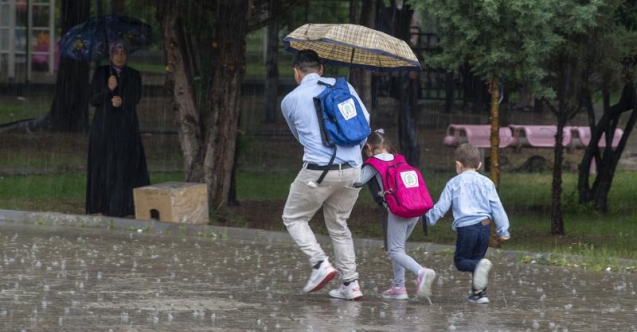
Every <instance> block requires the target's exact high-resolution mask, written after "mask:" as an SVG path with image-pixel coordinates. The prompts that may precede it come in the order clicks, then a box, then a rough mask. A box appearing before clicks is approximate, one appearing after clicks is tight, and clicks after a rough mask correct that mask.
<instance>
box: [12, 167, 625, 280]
mask: <svg viewBox="0 0 637 332" xmlns="http://www.w3.org/2000/svg"><path fill="white" fill-rule="evenodd" d="M295 175H296V174H295V172H280V173H265V172H240V173H239V178H238V179H237V185H238V193H239V199H240V201H244V202H245V201H254V200H264V201H268V202H274V201H276V202H279V203H280V206H276V207H274V208H275V209H276V210H280V209H281V208H282V205H281V204H282V203H283V202H284V200H285V198H286V197H287V190H288V187H289V184H290V182H291V181H292V180H293V179H294V177H295ZM449 176H451V174H450V173H437V174H434V175H432V176H430V177H429V178H428V180H429V188H430V190H431V193H432V195H433V196H434V197H437V196H438V194H439V192H440V191H441V190H442V187H443V186H444V183H445V182H446V180H447V179H448V178H449ZM575 176H576V175H575V174H567V175H565V187H566V188H569V187H570V186H572V184H574V181H575V180H576V179H575ZM616 176H617V178H616V182H615V185H614V186H613V189H612V190H611V193H610V201H611V202H613V204H612V206H615V205H616V204H617V203H620V204H619V207H621V209H620V208H619V207H617V208H616V209H614V210H613V211H611V212H610V213H609V214H607V215H602V214H598V213H596V212H594V211H593V210H592V209H586V208H582V209H571V210H569V209H568V208H567V209H566V213H565V216H564V224H565V228H566V233H567V235H566V236H562V237H555V236H551V235H550V234H549V230H550V225H551V221H550V214H549V212H548V207H547V205H546V204H547V201H548V200H549V197H550V189H549V187H547V186H545V185H544V184H543V183H544V182H546V181H549V180H550V175H548V174H539V175H538V174H534V175H531V174H506V175H504V176H503V179H502V187H501V189H500V194H501V197H502V201H503V202H504V205H505V208H506V209H507V211H508V213H509V218H510V221H511V234H512V240H511V241H509V242H507V243H505V244H504V246H503V248H504V249H510V250H519V251H528V252H532V253H544V255H542V256H537V257H536V256H535V254H529V256H527V257H525V258H524V256H523V258H522V260H528V261H536V262H537V261H538V260H540V261H542V262H544V263H546V264H553V265H560V266H580V267H586V268H591V269H595V270H605V269H609V268H610V269H611V270H631V269H634V268H635V267H634V266H631V265H630V264H629V265H626V263H624V262H622V259H630V260H637V242H636V241H634V239H635V237H637V223H635V217H634V216H635V215H637V213H636V212H637V211H636V210H637V208H636V207H635V206H634V204H631V203H629V202H626V203H625V204H623V203H621V202H622V200H627V201H630V197H632V196H631V195H629V194H630V192H631V191H632V190H634V186H635V182H637V180H635V177H634V174H633V173H631V172H618V173H617V175H616ZM151 177H152V180H153V183H161V182H166V181H182V178H183V176H182V174H181V173H180V172H173V173H153V174H152V175H151ZM84 188H85V175H84V174H83V173H77V174H59V175H32V176H2V177H1V178H0V208H2V209H13V210H33V211H58V212H66V213H78V214H81V213H83V202H84ZM520 192H526V193H532V195H531V196H528V195H526V196H525V195H521V194H520ZM565 196H566V197H564V199H565V200H566V201H567V202H568V200H569V198H568V190H567V193H566V194H565ZM537 207H543V208H537ZM357 209H369V210H374V209H375V205H374V203H373V201H372V199H371V195H370V194H369V193H368V192H367V190H366V189H364V190H363V191H361V194H360V197H359V200H358V202H357ZM257 212H258V211H257ZM265 216H267V214H264V217H265ZM379 218H380V217H379ZM450 222H451V219H450V217H449V216H447V217H445V218H443V220H441V221H440V222H439V223H438V224H437V225H436V226H433V227H429V235H428V236H426V237H425V236H424V235H423V233H422V231H421V230H420V226H419V227H418V228H417V229H416V231H415V232H414V233H413V234H412V237H411V241H427V242H433V243H441V244H448V245H453V243H454V241H455V233H454V232H453V231H451V229H450ZM224 225H227V226H239V227H241V226H242V225H241V221H240V220H239V219H237V220H227V221H226V222H225V223H224ZM271 225H272V227H271V229H275V230H284V229H283V226H282V225H281V223H280V222H278V220H277V222H276V223H272V224H271ZM313 225H314V226H315V228H316V230H317V232H319V233H323V234H325V233H326V230H325V229H324V225H322V223H320V222H316V223H313ZM350 225H351V228H352V231H353V232H354V234H355V236H357V237H374V238H380V237H381V236H382V231H381V227H380V222H370V220H361V219H360V216H359V217H358V219H357V214H356V213H353V215H352V218H351V220H350ZM546 254H548V255H546ZM572 255H576V256H581V257H583V259H577V260H574V259H572V258H564V257H571V256H572Z"/></svg>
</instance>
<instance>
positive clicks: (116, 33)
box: [59, 15, 153, 61]
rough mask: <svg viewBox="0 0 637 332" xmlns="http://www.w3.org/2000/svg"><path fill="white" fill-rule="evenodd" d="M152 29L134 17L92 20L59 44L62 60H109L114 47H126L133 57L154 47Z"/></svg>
mask: <svg viewBox="0 0 637 332" xmlns="http://www.w3.org/2000/svg"><path fill="white" fill-rule="evenodd" d="M152 36H153V30H152V28H151V27H150V25H148V24H146V23H144V22H142V21H140V20H138V19H136V18H131V17H125V16H118V15H106V16H97V17H92V18H90V19H89V20H88V21H86V22H84V23H82V24H78V25H76V26H74V27H72V28H71V29H70V30H69V31H68V32H67V33H65V34H64V36H62V38H61V39H60V41H59V46H60V52H61V54H62V56H65V57H67V58H71V59H75V60H80V61H97V60H102V59H106V58H108V54H109V52H108V46H109V44H110V43H115V42H121V43H123V44H125V46H126V51H127V52H128V53H129V54H130V53H133V52H135V51H137V50H139V49H141V48H144V47H146V46H148V45H149V44H151V43H152Z"/></svg>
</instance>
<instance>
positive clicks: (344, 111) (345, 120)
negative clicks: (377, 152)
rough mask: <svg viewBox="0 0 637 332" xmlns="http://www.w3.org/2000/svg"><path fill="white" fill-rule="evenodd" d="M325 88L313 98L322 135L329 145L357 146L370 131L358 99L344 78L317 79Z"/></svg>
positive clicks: (326, 144)
mask: <svg viewBox="0 0 637 332" xmlns="http://www.w3.org/2000/svg"><path fill="white" fill-rule="evenodd" d="M318 84H322V85H325V87H326V88H325V90H323V92H321V93H320V94H319V95H318V96H316V97H314V106H315V107H316V113H317V114H318V118H319V124H320V125H321V137H322V138H323V144H325V146H327V147H335V146H336V145H340V146H356V145H358V144H360V143H361V142H363V141H364V140H365V139H366V138H367V136H368V135H369V134H370V132H371V128H370V127H369V123H368V122H367V119H366V118H365V114H364V113H363V109H362V108H361V105H360V104H359V102H358V99H357V98H356V97H354V96H353V95H352V94H351V93H350V92H349V85H348V84H347V81H346V80H345V78H343V77H339V78H337V79H336V83H334V85H331V84H329V83H326V82H323V81H320V80H319V81H318Z"/></svg>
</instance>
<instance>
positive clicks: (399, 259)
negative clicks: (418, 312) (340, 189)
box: [355, 129, 436, 300]
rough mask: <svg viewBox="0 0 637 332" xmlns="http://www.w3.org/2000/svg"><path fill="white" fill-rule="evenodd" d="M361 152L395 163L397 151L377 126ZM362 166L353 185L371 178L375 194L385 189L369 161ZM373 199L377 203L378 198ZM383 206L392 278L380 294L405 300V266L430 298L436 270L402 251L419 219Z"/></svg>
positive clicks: (424, 295)
mask: <svg viewBox="0 0 637 332" xmlns="http://www.w3.org/2000/svg"><path fill="white" fill-rule="evenodd" d="M363 155H364V156H365V157H366V158H377V159H379V160H381V161H383V162H386V163H394V160H395V159H396V158H395V155H397V150H396V149H395V148H394V147H393V146H392V144H391V142H389V140H387V138H386V137H385V133H384V132H383V130H382V129H379V130H376V131H374V132H372V133H371V134H370V135H369V137H368V138H367V142H366V144H365V146H364V148H363ZM365 165H366V166H364V167H363V168H362V170H361V178H360V182H359V183H357V184H356V185H355V186H357V187H360V186H362V185H363V184H365V183H367V182H368V181H370V180H372V178H373V179H374V180H373V181H375V183H373V184H375V185H376V186H377V188H379V190H372V191H373V193H374V195H377V192H382V191H383V190H384V189H383V180H382V178H381V174H379V173H378V171H377V170H376V169H375V168H374V167H370V166H371V165H369V164H368V162H366V163H365ZM372 187H373V186H372ZM375 198H378V197H375ZM376 201H377V202H378V199H377V200H376ZM385 209H386V210H387V214H388V217H387V232H386V235H385V241H386V246H385V248H386V250H387V253H388V254H389V257H390V258H391V261H392V267H393V272H394V281H393V283H392V285H391V287H389V289H387V290H386V291H384V292H383V293H382V296H383V297H384V298H387V299H397V300H406V299H408V298H409V296H408V295H407V289H406V287H405V269H408V270H409V271H411V272H412V273H414V274H415V275H416V285H417V288H416V289H417V291H416V293H417V294H418V295H419V296H422V297H427V298H429V297H430V296H431V284H432V283H433V281H434V279H435V278H436V272H435V271H434V270H432V269H428V268H425V267H423V266H422V265H420V264H418V263H417V262H416V261H415V260H414V259H413V258H412V257H410V256H409V255H407V253H406V252H405V243H406V242H407V239H409V235H411V232H412V231H413V230H414V228H415V227H416V224H417V223H418V219H419V218H418V217H415V218H409V219H405V218H401V217H399V216H396V215H394V214H393V213H392V212H391V211H389V209H387V207H386V206H385Z"/></svg>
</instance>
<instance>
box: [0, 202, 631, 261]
mask: <svg viewBox="0 0 637 332" xmlns="http://www.w3.org/2000/svg"><path fill="white" fill-rule="evenodd" d="M4 225H31V226H38V225H39V226H53V227H55V226H62V227H93V228H102V229H119V230H131V231H137V232H155V233H159V234H181V235H189V236H203V237H211V238H215V237H225V238H233V239H241V240H258V239H261V240H267V241H277V242H283V243H289V244H294V242H293V241H292V238H291V237H290V235H289V234H288V233H287V232H277V231H268V230H261V229H253V228H236V227H223V226H211V225H194V224H180V223H167V222H160V221H156V220H136V219H127V218H115V217H105V216H93V215H72V214H63V213H59V212H33V211H17V210H2V209H0V226H4ZM316 239H317V240H318V241H319V243H321V244H331V239H330V238H329V236H326V235H319V234H317V235H316ZM354 246H355V247H357V248H381V249H382V248H383V240H382V239H363V238H354ZM405 249H406V250H408V251H413V250H418V251H421V252H423V253H426V254H431V253H435V252H442V251H444V252H445V254H448V255H450V256H451V255H452V253H453V252H454V250H455V247H454V246H453V245H443V244H435V243H430V242H407V244H406V246H405ZM487 256H489V257H498V258H499V259H503V260H506V261H510V262H520V260H521V258H527V259H529V258H531V259H532V260H533V261H535V262H536V263H539V264H542V263H541V262H548V261H550V260H551V259H568V260H569V261H572V262H575V263H576V262H579V261H580V260H581V259H582V257H578V256H573V255H566V254H557V253H551V252H546V253H537V252H525V251H513V250H503V249H497V248H489V252H488V254H487ZM617 261H618V262H620V264H622V265H623V266H630V267H635V266H637V261H635V260H630V259H619V260H617ZM530 264H533V263H530ZM615 272H617V271H615Z"/></svg>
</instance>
